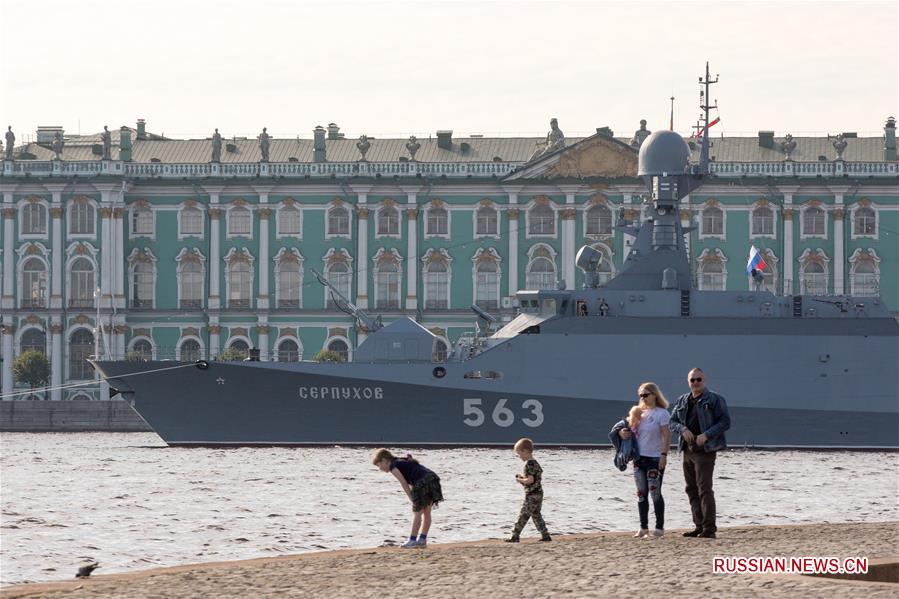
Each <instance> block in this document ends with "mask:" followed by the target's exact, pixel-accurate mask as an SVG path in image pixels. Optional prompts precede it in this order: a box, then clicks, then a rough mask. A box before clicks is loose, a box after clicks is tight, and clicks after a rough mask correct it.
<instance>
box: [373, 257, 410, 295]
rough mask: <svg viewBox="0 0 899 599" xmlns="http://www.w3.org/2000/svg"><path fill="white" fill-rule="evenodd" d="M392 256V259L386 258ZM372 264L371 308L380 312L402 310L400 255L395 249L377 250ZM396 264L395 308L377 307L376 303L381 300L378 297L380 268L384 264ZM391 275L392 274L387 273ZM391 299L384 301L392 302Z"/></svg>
mask: <svg viewBox="0 0 899 599" xmlns="http://www.w3.org/2000/svg"><path fill="white" fill-rule="evenodd" d="M390 255H392V258H388V256H390ZM372 263H373V264H374V276H373V277H372V280H373V282H374V296H373V298H372V299H373V306H374V308H375V309H376V310H377V309H381V310H402V309H403V257H402V256H401V255H400V253H399V252H398V251H397V250H396V249H395V248H391V249H389V250H388V249H384V248H378V251H377V253H376V254H375V255H374V257H373V258H372ZM394 263H395V264H396V273H395V274H396V276H397V283H396V286H397V294H396V306H395V307H383V308H379V307H378V301H379V300H380V299H382V298H381V297H380V295H381V294H380V291H379V288H380V285H379V283H380V275H381V274H382V273H381V267H382V265H385V264H394ZM389 274H393V273H389ZM392 300H393V298H387V300H386V301H392Z"/></svg>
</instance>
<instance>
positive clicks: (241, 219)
mask: <svg viewBox="0 0 899 599" xmlns="http://www.w3.org/2000/svg"><path fill="white" fill-rule="evenodd" d="M252 233H253V213H252V212H250V211H249V210H248V209H247V208H244V207H243V206H240V205H238V206H233V207H232V208H231V209H230V210H228V235H229V236H232V237H233V236H237V235H240V236H242V237H251V236H252Z"/></svg>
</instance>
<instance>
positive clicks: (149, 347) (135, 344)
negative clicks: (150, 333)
mask: <svg viewBox="0 0 899 599" xmlns="http://www.w3.org/2000/svg"><path fill="white" fill-rule="evenodd" d="M128 353H129V354H131V357H133V358H136V359H139V360H152V359H153V344H152V343H150V341H149V340H148V339H145V338H142V337H141V338H138V339H135V340H133V341H132V342H131V349H130V350H129V351H128Z"/></svg>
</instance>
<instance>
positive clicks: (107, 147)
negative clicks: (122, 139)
mask: <svg viewBox="0 0 899 599" xmlns="http://www.w3.org/2000/svg"><path fill="white" fill-rule="evenodd" d="M100 141H102V142H103V160H112V133H110V132H109V127H107V126H106V125H103V133H101V134H100Z"/></svg>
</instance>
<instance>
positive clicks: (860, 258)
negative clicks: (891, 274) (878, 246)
mask: <svg viewBox="0 0 899 599" xmlns="http://www.w3.org/2000/svg"><path fill="white" fill-rule="evenodd" d="M849 264H850V265H851V266H850V267H849V289H850V295H858V296H859V297H877V296H878V295H880V256H878V255H877V251H876V250H875V249H874V248H867V249H862V248H856V250H855V251H854V252H853V253H852V255H851V256H850V257H849ZM860 264H871V265H873V267H874V272H873V273H859V272H856V271H857V269H858V266H859V265H860ZM869 275H870V276H871V280H872V281H873V283H874V293H871V294H865V295H860V294H859V293H858V290H857V289H858V287H859V285H858V284H857V283H856V277H858V276H869Z"/></svg>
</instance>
